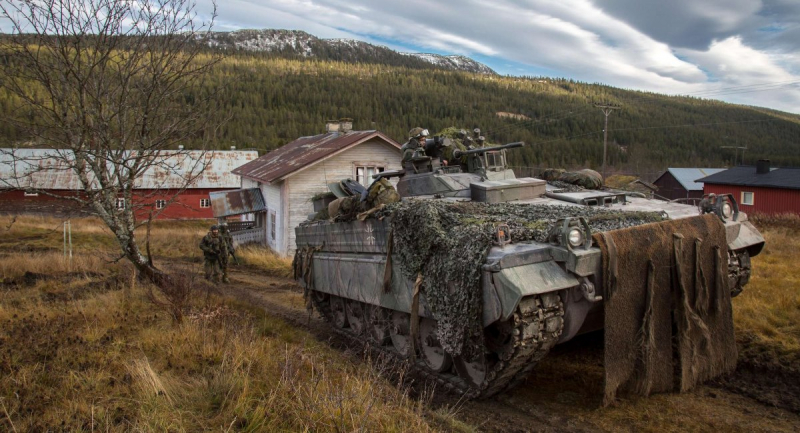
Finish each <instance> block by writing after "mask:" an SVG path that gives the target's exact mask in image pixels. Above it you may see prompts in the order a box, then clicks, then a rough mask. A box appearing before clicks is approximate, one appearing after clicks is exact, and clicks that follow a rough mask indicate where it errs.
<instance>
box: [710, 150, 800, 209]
mask: <svg viewBox="0 0 800 433" xmlns="http://www.w3.org/2000/svg"><path fill="white" fill-rule="evenodd" d="M698 181H699V182H704V188H703V191H704V192H705V193H706V194H711V193H714V194H726V193H730V194H733V197H734V198H735V199H736V201H737V203H739V209H741V210H743V211H744V212H747V213H763V214H781V213H793V214H800V168H770V166H769V160H760V161H758V163H757V164H756V166H755V167H753V166H740V167H733V168H729V169H728V170H725V171H722V172H719V173H716V174H713V175H711V176H707V177H704V178H702V179H699V180H698Z"/></svg>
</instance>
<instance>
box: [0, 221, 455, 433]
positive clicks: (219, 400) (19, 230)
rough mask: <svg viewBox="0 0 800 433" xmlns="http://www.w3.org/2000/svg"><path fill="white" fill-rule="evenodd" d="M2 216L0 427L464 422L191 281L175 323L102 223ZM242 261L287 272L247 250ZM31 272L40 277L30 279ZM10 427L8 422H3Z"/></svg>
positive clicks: (175, 250)
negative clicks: (65, 228) (66, 243)
mask: <svg viewBox="0 0 800 433" xmlns="http://www.w3.org/2000/svg"><path fill="white" fill-rule="evenodd" d="M9 222H10V219H9V218H6V217H2V218H0V254H2V255H3V256H4V257H3V258H2V260H0V277H2V280H0V323H2V326H0V402H2V406H0V431H7V430H9V429H12V430H16V431H47V430H57V431H93V430H103V431H131V430H133V431H206V430H216V431H229V430H245V431H354V430H366V431H409V430H412V431H431V430H434V429H435V428H434V427H432V426H431V423H433V425H445V424H446V425H449V424H448V422H449V423H452V425H459V424H458V422H457V421H455V420H453V419H450V418H449V417H448V416H447V414H446V413H444V414H440V413H436V414H432V413H429V412H427V409H426V406H425V403H424V400H414V399H411V398H409V397H408V396H407V395H405V394H404V393H403V391H402V389H403V388H402V387H401V388H398V387H396V386H395V384H392V383H389V382H387V381H386V380H385V379H383V378H382V377H381V376H380V375H379V372H380V366H379V365H377V364H375V363H372V362H370V361H369V360H367V361H366V362H356V363H354V362H352V361H351V360H350V359H348V358H346V357H343V356H342V354H341V352H339V351H336V350H333V349H330V348H329V347H328V346H327V345H326V344H325V343H324V342H318V341H316V340H315V339H314V338H313V337H311V336H310V335H309V334H307V333H305V332H303V331H301V330H297V329H295V328H293V327H291V326H289V325H287V324H286V323H285V322H283V321H282V320H279V319H275V318H273V317H271V316H268V315H266V314H264V313H263V312H262V311H258V310H254V309H250V308H248V307H245V306H242V305H236V304H229V303H226V302H225V301H223V300H221V299H219V298H216V297H214V296H211V297H207V292H206V291H204V290H202V289H199V288H198V290H197V293H196V294H195V296H192V299H193V302H192V303H191V306H190V309H189V310H188V311H186V313H187V314H186V316H185V319H184V321H183V324H181V325H179V326H176V325H174V323H173V320H172V317H171V316H170V315H169V314H168V313H165V312H163V311H161V310H159V309H157V308H155V307H154V306H153V304H152V303H151V302H150V301H149V300H148V298H147V293H148V290H147V287H146V286H142V285H141V283H139V282H136V280H135V278H133V273H132V268H131V267H130V265H128V264H126V263H125V262H124V261H123V262H119V263H112V262H110V261H108V258H109V257H110V256H111V252H112V251H113V249H114V244H113V239H111V237H110V235H109V234H108V233H107V232H106V231H105V230H103V229H101V228H98V225H97V221H87V220H73V223H72V224H73V226H72V228H73V241H74V244H75V249H76V251H75V256H74V257H73V261H72V264H71V265H69V263H68V262H66V261H64V260H63V255H62V252H61V250H60V248H61V243H60V241H61V232H60V226H59V221H58V220H55V219H50V218H39V217H24V218H19V219H18V220H17V221H15V222H14V224H12V225H10V228H7V227H8V226H9ZM206 231H207V224H206V223H196V222H181V223H169V224H164V225H163V226H159V227H154V229H153V235H154V236H153V247H154V251H158V252H159V254H162V255H161V256H159V257H158V258H159V259H161V260H162V261H163V260H164V255H166V256H168V257H170V256H171V257H180V258H184V259H186V258H191V257H195V256H197V257H199V254H198V253H197V242H199V239H200V237H201V236H202V235H203V234H204V233H205V232H206ZM243 252H245V254H244V255H243V258H244V257H246V260H247V263H248V264H250V265H252V266H256V267H262V268H264V269H274V270H276V273H282V274H285V273H286V272H287V269H288V263H289V262H288V261H287V260H284V259H280V258H277V257H276V256H274V255H269V254H266V253H265V252H264V251H258V250H257V249H254V248H246V249H244V251H243ZM26 272H33V273H36V274H42V275H40V276H38V277H37V278H35V279H26V278H24V277H22V276H24V275H25V273H26ZM12 423H13V428H12V427H11V426H12Z"/></svg>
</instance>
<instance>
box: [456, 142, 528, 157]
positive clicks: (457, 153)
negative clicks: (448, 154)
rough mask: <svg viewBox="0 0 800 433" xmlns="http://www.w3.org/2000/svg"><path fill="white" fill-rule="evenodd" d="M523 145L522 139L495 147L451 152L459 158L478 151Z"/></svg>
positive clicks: (483, 151) (484, 151)
mask: <svg viewBox="0 0 800 433" xmlns="http://www.w3.org/2000/svg"><path fill="white" fill-rule="evenodd" d="M522 146H525V142H524V141H517V142H515V143H508V144H504V145H502V146H495V147H481V148H480V149H472V150H456V151H455V152H453V156H454V157H456V158H460V157H462V156H463V155H473V154H479V153H486V152H491V151H495V150H503V149H514V148H515V147H522Z"/></svg>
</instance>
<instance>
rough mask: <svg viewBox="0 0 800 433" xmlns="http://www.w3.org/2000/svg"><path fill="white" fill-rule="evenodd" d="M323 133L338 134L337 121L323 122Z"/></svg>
mask: <svg viewBox="0 0 800 433" xmlns="http://www.w3.org/2000/svg"><path fill="white" fill-rule="evenodd" d="M325 132H339V121H338V120H326V121H325Z"/></svg>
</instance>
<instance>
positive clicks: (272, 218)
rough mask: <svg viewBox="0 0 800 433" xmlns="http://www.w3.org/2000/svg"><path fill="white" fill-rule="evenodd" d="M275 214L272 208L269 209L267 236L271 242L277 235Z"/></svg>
mask: <svg viewBox="0 0 800 433" xmlns="http://www.w3.org/2000/svg"><path fill="white" fill-rule="evenodd" d="M277 216H278V214H277V212H275V211H274V210H271V211H269V237H270V239H271V240H272V241H273V242H275V241H276V240H277V237H278V222H277V221H276V219H277Z"/></svg>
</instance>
